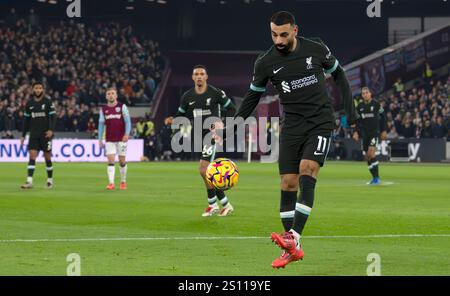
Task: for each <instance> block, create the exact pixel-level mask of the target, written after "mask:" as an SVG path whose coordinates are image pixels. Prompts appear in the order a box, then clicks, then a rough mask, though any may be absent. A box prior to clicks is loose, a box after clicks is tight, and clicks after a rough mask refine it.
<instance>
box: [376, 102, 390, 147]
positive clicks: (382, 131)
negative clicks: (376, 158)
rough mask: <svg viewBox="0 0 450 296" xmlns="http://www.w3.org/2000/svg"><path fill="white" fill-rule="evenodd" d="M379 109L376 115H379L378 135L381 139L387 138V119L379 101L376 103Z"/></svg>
mask: <svg viewBox="0 0 450 296" xmlns="http://www.w3.org/2000/svg"><path fill="white" fill-rule="evenodd" d="M378 105H379V107H378V108H379V109H378V115H379V116H380V137H381V140H386V139H387V129H388V128H387V119H386V112H385V111H384V108H383V106H381V104H380V103H378Z"/></svg>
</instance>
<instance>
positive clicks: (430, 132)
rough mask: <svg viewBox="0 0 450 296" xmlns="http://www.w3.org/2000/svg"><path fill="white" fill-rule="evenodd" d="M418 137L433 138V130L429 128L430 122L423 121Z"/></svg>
mask: <svg viewBox="0 0 450 296" xmlns="http://www.w3.org/2000/svg"><path fill="white" fill-rule="evenodd" d="M420 137H421V138H424V139H429V138H433V130H432V128H431V121H430V120H425V123H424V126H423V128H422V131H421V132H420Z"/></svg>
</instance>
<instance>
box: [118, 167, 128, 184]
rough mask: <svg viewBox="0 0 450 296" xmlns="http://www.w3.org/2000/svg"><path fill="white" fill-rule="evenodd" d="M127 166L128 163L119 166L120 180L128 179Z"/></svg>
mask: <svg viewBox="0 0 450 296" xmlns="http://www.w3.org/2000/svg"><path fill="white" fill-rule="evenodd" d="M127 168H128V164H125V166H123V167H122V166H119V170H120V182H126V181H127Z"/></svg>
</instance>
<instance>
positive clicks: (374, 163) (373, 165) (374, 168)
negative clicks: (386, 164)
mask: <svg viewBox="0 0 450 296" xmlns="http://www.w3.org/2000/svg"><path fill="white" fill-rule="evenodd" d="M367 164H368V165H369V171H370V173H371V174H372V177H373V178H379V175H378V160H377V158H376V157H374V158H372V159H369V161H367Z"/></svg>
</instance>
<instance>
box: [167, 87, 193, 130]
mask: <svg viewBox="0 0 450 296" xmlns="http://www.w3.org/2000/svg"><path fill="white" fill-rule="evenodd" d="M188 107H189V105H188V100H187V95H186V93H184V94H183V95H182V96H181V99H180V107H178V110H177V112H176V113H175V115H174V116H170V117H167V118H166V119H167V120H168V122H169V124H172V121H173V118H174V117H178V116H186V117H187V116H188V114H187V110H188Z"/></svg>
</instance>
